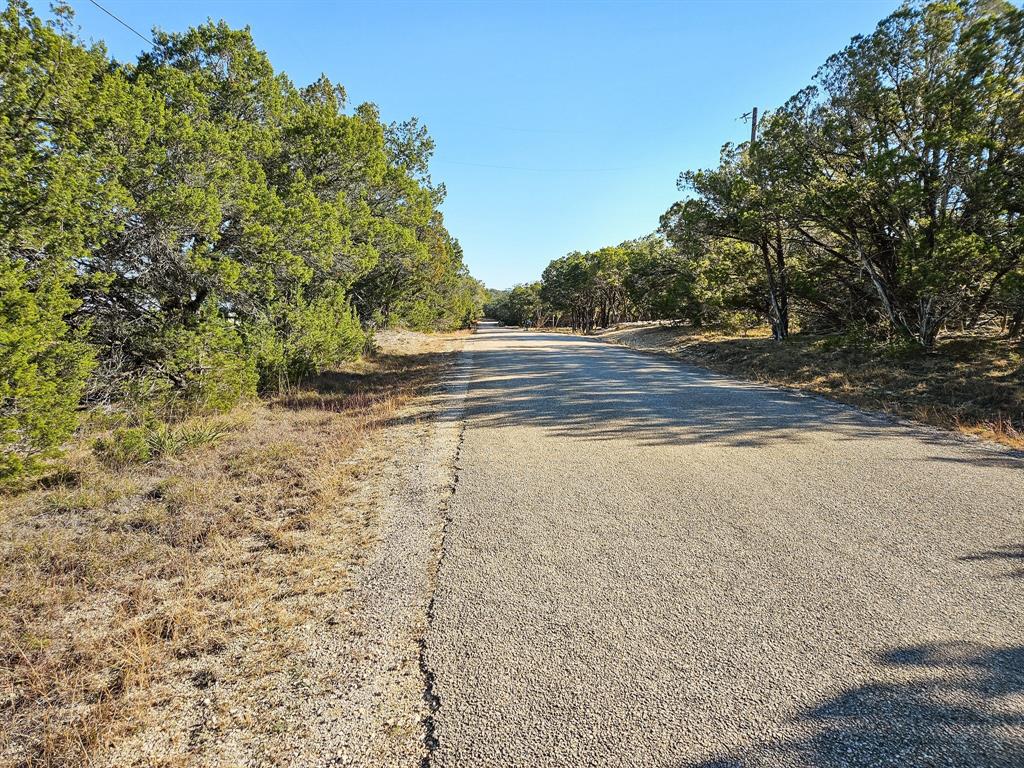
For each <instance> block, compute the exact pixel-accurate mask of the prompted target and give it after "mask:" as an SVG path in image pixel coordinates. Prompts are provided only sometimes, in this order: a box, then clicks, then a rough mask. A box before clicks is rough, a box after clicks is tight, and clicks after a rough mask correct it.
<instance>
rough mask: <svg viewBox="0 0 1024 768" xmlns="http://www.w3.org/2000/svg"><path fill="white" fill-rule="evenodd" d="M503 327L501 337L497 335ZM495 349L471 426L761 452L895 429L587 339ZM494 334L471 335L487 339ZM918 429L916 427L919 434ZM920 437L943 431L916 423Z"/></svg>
mask: <svg viewBox="0 0 1024 768" xmlns="http://www.w3.org/2000/svg"><path fill="white" fill-rule="evenodd" d="M498 333H500V336H499V335H498ZM498 333H496V334H494V336H493V337H492V338H500V339H501V342H502V346H501V347H500V348H497V349H495V348H491V349H488V348H486V347H483V346H481V345H479V344H476V345H475V347H476V348H475V349H474V350H473V360H474V369H475V372H474V377H473V384H472V388H471V390H470V393H469V399H468V401H467V410H466V417H467V419H468V421H469V423H473V424H477V425H482V426H499V427H506V426H507V427H520V426H531V425H532V426H541V427H544V428H546V429H549V430H551V431H552V433H553V434H555V435H557V436H571V437H575V438H579V439H586V440H616V439H626V440H629V441H633V442H635V443H637V444H640V445H671V444H690V445H693V444H704V443H707V444H714V445H718V446H728V447H735V448H760V447H764V446H766V445H769V444H771V443H776V442H797V443H798V442H805V441H807V440H808V439H810V438H811V437H812V436H813V434H814V433H816V432H821V431H825V430H827V431H829V432H831V433H834V435H835V437H836V438H837V439H840V440H850V439H858V438H863V437H870V438H872V439H878V438H879V437H880V435H879V427H880V426H885V425H891V424H892V421H891V420H890V419H887V418H886V417H884V416H874V415H870V414H866V413H864V412H861V411H857V410H856V409H853V408H851V407H849V406H844V405H841V404H838V403H831V402H828V401H826V400H824V399H822V398H818V397H814V396H806V395H800V394H797V393H793V392H787V391H785V390H780V389H777V388H773V387H768V386H764V385H759V384H754V383H749V382H738V381H736V380H734V379H729V378H727V377H725V376H720V375H717V374H714V373H711V372H709V371H706V370H704V369H701V368H696V367H694V366H690V365H686V364H684V363H680V362H677V361H673V360H669V359H667V358H665V357H663V356H655V355H649V354H643V353H641V352H633V351H627V350H625V349H623V348H621V347H609V346H607V345H605V344H603V343H601V342H599V341H594V340H593V339H587V338H584V337H575V336H568V335H563V334H545V333H538V332H532V333H527V332H515V331H502V332H498ZM489 336H490V334H487V333H485V334H481V335H479V336H477V337H476V339H477V340H479V341H481V342H486V341H487V340H488V337H489ZM915 431H917V430H915ZM918 432H919V436H920V437H921V438H922V439H923V440H925V441H931V442H939V443H941V442H948V441H949V440H950V439H951V438H950V437H949V436H948V435H945V434H943V433H940V432H937V431H936V430H930V429H926V428H922V429H921V430H919V431H918ZM976 453H977V454H978V455H977V457H976V458H975V457H973V456H970V455H965V456H961V457H960V458H958V459H957V460H958V461H963V462H970V463H974V462H975V461H977V463H978V464H979V466H989V465H992V464H993V463H994V464H995V465H998V466H1005V467H1007V468H1011V467H1012V468H1022V467H1024V463H1022V462H1020V460H1019V459H1018V458H1016V457H1014V456H1013V455H1008V454H1001V453H996V452H986V451H982V450H979V451H977V452H976Z"/></svg>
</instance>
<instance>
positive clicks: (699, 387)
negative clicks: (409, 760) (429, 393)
mask: <svg viewBox="0 0 1024 768" xmlns="http://www.w3.org/2000/svg"><path fill="white" fill-rule="evenodd" d="M466 349H467V351H466V352H465V353H464V354H465V355H467V356H469V358H470V359H466V360H465V363H466V364H465V365H464V366H463V369H464V370H469V371H470V373H469V374H468V376H469V388H468V392H467V396H466V403H465V432H464V436H463V443H462V448H461V453H460V458H459V467H460V468H459V471H458V482H457V486H456V491H455V495H454V497H453V499H452V506H451V508H450V510H449V512H450V518H449V520H448V523H447V531H446V537H445V543H444V548H443V553H442V559H441V565H440V570H439V573H438V577H437V587H436V594H435V598H434V605H433V619H432V623H431V628H430V630H429V633H428V636H427V646H426V656H425V659H426V664H427V667H428V669H429V671H430V672H431V673H432V692H433V694H434V695H435V696H436V697H437V698H436V702H437V704H438V706H437V710H436V712H435V715H434V722H433V736H434V739H435V740H436V743H435V744H434V749H433V753H432V755H431V758H430V764H431V765H432V766H434V767H435V768H437V767H438V766H452V767H454V766H459V767H460V768H463V767H466V766H512V765H515V766H576V765H587V766H624V765H629V766H673V767H676V766H678V767H682V766H701V767H702V768H741V767H742V768H747V767H753V766H772V768H774V767H776V766H815V767H818V766H820V767H822V768H824V767H826V766H828V767H829V768H832V767H833V766H865V767H866V766H873V767H874V766H900V767H901V768H906V767H908V766H929V767H933V768H934V767H938V766H949V767H951V768H952V767H953V766H956V767H957V768H968V767H971V766H985V767H986V768H995V767H998V766H1007V767H1009V766H1013V767H1014V768H1021V766H1024V513H1022V509H1024V462H1022V461H1021V460H1020V459H1016V458H1013V457H1012V456H1010V455H1009V454H1007V453H1002V452H1000V451H998V450H995V449H987V448H985V447H982V446H979V445H971V444H967V443H961V442H957V441H955V440H954V439H953V438H951V437H949V436H944V435H941V434H938V433H935V432H932V431H928V430H925V429H923V428H922V429H915V428H909V427H905V426H897V425H893V424H890V423H887V422H885V421H884V420H882V419H879V418H876V417H873V416H869V415H866V414H863V413H860V412H858V411H855V410H853V409H850V408H846V407H843V406H839V405H834V404H831V403H827V402H824V401H822V400H819V399H816V398H811V397H802V396H798V395H794V394H788V393H784V392H781V391H779V390H775V389H770V388H767V387H760V386H756V385H752V384H748V383H741V382H736V381H733V380H730V379H726V378H723V377H720V376H716V375H714V374H711V373H708V372H706V371H704V370H701V369H697V368H692V367H689V366H685V365H682V364H679V363H676V362H674V361H671V360H668V359H665V358H660V357H655V356H648V355H643V354H640V353H635V352H631V351H628V350H624V349H622V348H618V347H613V346H609V345H605V344H602V343H600V342H596V341H592V340H587V339H584V338H579V337H572V336H563V335H556V334H544V333H526V332H523V331H518V330H515V329H489V330H484V331H482V332H480V333H478V334H477V335H475V336H474V337H472V338H471V339H470V340H469V341H468V343H467V348H466Z"/></svg>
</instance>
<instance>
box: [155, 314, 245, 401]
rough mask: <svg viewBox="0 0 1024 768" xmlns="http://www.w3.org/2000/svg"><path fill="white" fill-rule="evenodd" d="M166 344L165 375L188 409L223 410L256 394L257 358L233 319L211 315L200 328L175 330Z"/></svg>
mask: <svg viewBox="0 0 1024 768" xmlns="http://www.w3.org/2000/svg"><path fill="white" fill-rule="evenodd" d="M166 344H167V346H168V352H169V355H168V358H167V362H166V370H165V372H164V375H166V377H167V378H169V379H170V380H171V382H172V383H173V384H174V386H175V395H174V397H175V399H176V400H178V401H183V403H184V405H185V410H187V411H192V410H198V411H215V412H223V411H227V410H229V409H230V408H232V407H233V406H235V405H237V404H238V403H239V402H241V401H242V400H247V399H250V398H253V397H255V396H256V385H257V383H258V381H259V375H258V373H257V371H256V361H255V358H254V356H253V354H252V352H251V350H250V349H249V348H248V347H247V346H246V345H245V344H244V342H243V339H242V337H241V335H240V334H239V333H238V331H237V330H236V329H235V327H234V325H232V323H231V322H230V321H228V320H225V319H224V318H220V317H216V316H209V317H207V318H205V319H204V320H203V321H202V322H201V323H200V324H199V326H198V327H196V328H193V329H186V328H179V329H175V330H174V331H172V332H171V333H170V334H169V335H168V337H167V339H166ZM172 404H173V403H172Z"/></svg>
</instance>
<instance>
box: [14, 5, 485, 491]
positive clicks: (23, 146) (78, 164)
mask: <svg viewBox="0 0 1024 768" xmlns="http://www.w3.org/2000/svg"><path fill="white" fill-rule="evenodd" d="M433 148H434V144H433V141H432V140H431V138H430V136H429V135H428V134H427V131H426V130H425V129H424V127H423V126H422V125H421V124H420V123H419V122H418V121H417V120H416V119H410V120H408V121H405V122H400V123H390V124H386V123H384V122H382V120H381V117H380V115H379V113H378V110H377V108H376V107H375V106H374V105H373V104H369V103H367V104H361V105H358V106H355V107H354V108H349V106H348V104H347V102H346V97H345V91H344V89H343V88H342V87H341V86H340V85H337V84H335V83H332V82H331V81H330V80H328V79H327V78H326V77H321V78H320V79H319V80H317V81H316V82H315V83H312V84H310V85H308V86H304V87H299V86H296V85H295V84H293V83H292V82H291V81H290V80H289V79H288V77H287V76H286V75H285V74H284V73H281V72H276V71H275V70H274V69H273V67H272V66H271V63H270V61H269V60H268V58H267V56H266V55H265V54H264V53H263V52H262V51H260V50H259V49H257V48H256V46H255V44H254V42H253V40H252V37H251V35H250V33H249V30H248V29H242V30H238V29H231V28H229V27H228V26H227V25H226V24H224V23H223V22H221V23H214V22H209V23H206V24H204V25H202V26H199V27H196V28H193V29H189V30H187V31H185V32H182V33H166V32H156V33H155V37H154V45H153V47H152V49H151V50H149V51H148V52H146V53H143V54H142V55H141V56H140V57H139V58H138V59H137V60H136V61H133V62H117V61H114V60H113V59H112V58H111V57H110V56H109V55H108V53H107V52H106V50H105V48H104V47H103V45H102V44H96V45H86V44H85V43H83V42H82V41H81V40H80V39H78V38H77V36H76V35H75V34H74V32H73V31H72V17H71V13H70V11H69V10H67V9H66V8H61V7H58V8H57V9H56V11H55V13H54V16H53V18H52V19H51V20H49V21H44V20H43V19H41V18H40V17H39V16H37V15H36V14H35V13H34V12H33V11H32V10H31V8H30V7H29V6H28V4H27V3H25V2H23V0H10V2H9V3H8V5H7V7H6V10H5V11H3V14H2V17H0V371H2V373H3V376H2V377H0V476H3V475H11V474H13V473H17V472H19V471H21V470H23V469H25V468H27V467H29V466H30V465H32V464H34V463H36V461H37V459H38V458H39V457H40V456H43V455H45V454H46V452H47V451H49V450H51V449H52V448H53V447H54V446H56V445H58V444H59V443H60V442H61V441H63V440H64V439H66V438H67V436H68V435H69V434H70V432H71V431H72V430H73V428H74V426H75V423H76V412H77V411H78V409H79V408H80V405H81V404H82V403H85V404H90V403H101V402H124V401H131V402H145V403H151V404H152V403H155V404H157V405H158V407H160V408H163V409H164V410H167V409H193V410H194V409H225V408H228V407H230V406H231V405H233V404H234V403H236V402H237V401H239V400H240V399H242V398H247V397H251V396H253V395H255V394H256V393H258V392H260V391H266V390H276V389H279V388H280V387H282V386H285V385H288V384H294V383H295V382H297V381H299V380H301V379H302V378H303V377H305V376H308V375H309V374H311V373H315V372H319V371H322V370H324V369H325V368H328V367H330V366H333V365H336V364H338V363H340V362H343V361H345V360H349V359H351V358H353V357H355V356H357V355H358V354H359V353H360V352H361V351H362V350H363V349H364V347H365V346H366V344H367V341H368V335H367V334H368V330H369V329H371V328H374V327H381V326H385V325H389V324H394V323H401V324H404V325H408V326H411V327H414V328H418V329H447V328H455V327H461V326H465V325H468V324H469V323H471V322H472V321H473V320H474V319H475V318H476V316H477V315H478V313H479V310H480V306H481V303H482V298H483V287H482V285H481V284H480V283H478V282H477V281H476V280H474V279H472V278H471V277H470V275H469V274H468V272H467V270H466V267H465V266H464V264H463V256H462V251H461V248H460V247H459V244H458V242H457V241H456V240H455V238H453V237H452V236H451V234H450V233H449V232H448V231H447V229H446V228H445V226H444V221H443V219H442V216H441V213H440V212H439V205H440V203H441V202H442V200H443V198H444V195H445V189H444V186H443V185H441V184H436V183H434V182H433V181H432V179H431V177H430V174H429V170H428V161H429V159H430V157H431V154H432V151H433Z"/></svg>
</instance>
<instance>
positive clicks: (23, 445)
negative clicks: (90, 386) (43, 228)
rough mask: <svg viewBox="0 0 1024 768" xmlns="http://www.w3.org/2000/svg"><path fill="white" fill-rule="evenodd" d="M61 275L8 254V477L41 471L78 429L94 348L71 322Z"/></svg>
mask: <svg viewBox="0 0 1024 768" xmlns="http://www.w3.org/2000/svg"><path fill="white" fill-rule="evenodd" d="M77 305H78V302H76V301H75V300H74V299H72V298H71V296H70V294H69V292H68V289H67V285H66V280H65V277H64V276H63V275H60V274H44V275H32V274H30V272H29V269H28V268H27V267H26V265H25V264H24V263H23V262H21V261H19V260H16V259H14V258H11V257H9V256H0V482H4V481H6V480H8V479H11V478H13V477H16V476H18V475H20V474H22V473H26V472H31V471H34V470H35V469H37V468H38V467H39V464H40V459H42V458H44V457H45V456H47V455H51V454H53V453H55V452H56V450H57V449H58V447H59V446H60V444H61V443H62V442H63V441H64V440H66V439H67V438H68V436H69V435H70V434H71V433H72V432H73V431H74V429H75V426H76V423H77V418H76V407H77V405H78V400H79V397H80V396H81V393H82V388H83V386H84V382H85V378H86V376H87V375H88V373H89V371H90V370H91V368H92V364H93V358H92V351H91V349H90V348H89V346H88V345H86V344H85V343H83V342H82V341H81V340H80V338H78V337H77V336H76V335H74V334H73V333H71V332H70V331H69V329H68V326H67V323H66V322H65V317H66V315H67V314H68V313H70V312H71V311H72V310H74V309H75V308H76V306H77Z"/></svg>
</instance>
